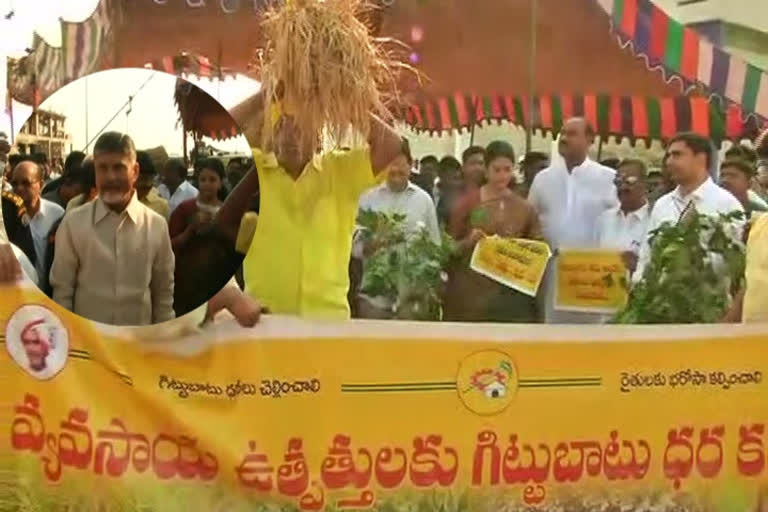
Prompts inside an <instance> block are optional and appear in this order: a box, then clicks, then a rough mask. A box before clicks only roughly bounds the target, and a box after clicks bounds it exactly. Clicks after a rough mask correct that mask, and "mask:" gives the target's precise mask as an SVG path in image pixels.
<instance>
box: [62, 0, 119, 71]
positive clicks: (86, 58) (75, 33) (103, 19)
mask: <svg viewBox="0 0 768 512" xmlns="http://www.w3.org/2000/svg"><path fill="white" fill-rule="evenodd" d="M112 6H113V2H112V0H101V1H100V2H99V4H98V7H97V8H96V10H95V11H94V12H93V14H91V16H90V17H89V18H88V19H86V20H85V21H82V22H79V23H69V22H62V23H61V32H62V34H61V40H62V48H63V52H64V74H65V77H66V80H67V81H72V80H76V79H78V78H80V77H83V76H85V75H88V74H90V73H93V72H95V71H98V70H99V69H100V67H101V64H102V60H103V59H104V56H105V55H106V54H107V53H109V52H110V51H111V48H112V44H113V37H112V36H113V29H114V16H115V15H116V12H115V11H114V10H113V9H112Z"/></svg>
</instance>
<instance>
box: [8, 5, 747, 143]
mask: <svg viewBox="0 0 768 512" xmlns="http://www.w3.org/2000/svg"><path fill="white" fill-rule="evenodd" d="M267 1H270V0H250V1H247V2H246V1H244V0H220V1H217V2H214V1H207V2H206V1H203V0H132V1H130V2H125V1H115V0H101V2H100V4H99V6H98V8H97V9H96V11H95V14H94V16H92V17H91V18H90V19H89V20H86V22H84V23H83V24H80V25H78V24H66V25H65V29H66V31H67V34H68V35H67V36H66V38H65V39H66V40H71V41H79V42H81V43H82V42H83V41H88V40H89V39H88V37H91V40H92V41H96V42H97V43H98V44H97V45H96V46H97V47H98V52H97V53H98V54H99V56H100V57H99V58H98V59H90V54H89V59H88V60H87V62H91V60H93V62H96V63H97V67H96V68H93V67H88V66H86V65H84V64H83V62H84V60H83V59H80V58H79V57H77V56H74V57H73V56H72V55H71V54H66V55H57V54H56V52H55V51H52V50H51V49H50V48H42V47H41V50H40V51H39V52H36V54H35V58H34V59H29V60H30V61H32V64H34V65H26V66H24V65H20V66H17V67H16V68H15V69H17V70H23V71H24V73H27V74H28V75H29V74H30V73H31V74H32V78H31V79H28V80H26V81H24V80H15V81H14V80H13V79H12V80H11V83H13V84H16V83H18V84H19V86H18V87H15V88H13V92H14V97H16V98H19V99H20V98H25V99H28V98H38V97H41V98H43V99H44V98H45V96H46V95H48V94H49V93H50V92H52V90H36V94H29V91H28V89H29V88H30V87H31V88H35V87H37V88H40V87H41V85H40V84H61V83H66V81H67V80H70V79H73V78H77V77H78V76H82V73H89V72H93V71H96V70H98V69H108V68H112V67H144V66H146V65H147V64H148V63H152V64H151V65H152V66H154V67H158V64H157V63H165V64H162V68H163V69H168V70H173V71H174V72H179V69H184V68H186V69H187V70H188V69H189V67H190V66H181V67H180V66H177V65H176V64H174V62H175V60H174V59H176V60H178V57H177V56H179V55H181V54H185V55H187V56H194V58H193V59H194V62H197V63H198V66H196V67H197V68H198V69H200V72H201V73H202V72H205V73H206V74H208V75H210V76H216V75H218V74H220V73H221V72H222V71H221V70H222V69H227V70H229V71H231V72H248V71H249V63H250V62H251V61H252V59H253V57H254V55H255V51H256V50H257V49H258V48H259V47H260V46H261V43H262V41H261V39H260V38H261V34H260V32H259V20H260V14H259V13H260V12H261V9H263V7H264V4H265V3H266V2H267ZM600 1H604V0H600ZM379 5H381V6H382V7H381V8H380V9H379V10H376V11H374V12H372V13H368V14H367V15H366V16H368V19H367V20H366V21H367V22H368V23H369V24H370V25H371V26H372V28H373V30H374V32H375V33H377V34H378V35H381V36H387V37H394V38H396V39H399V40H401V41H403V42H405V43H407V44H408V45H410V46H411V49H410V51H411V52H412V53H411V58H412V59H413V62H414V64H415V66H416V67H417V68H418V69H419V71H420V72H421V73H422V74H423V76H425V77H426V79H425V81H424V82H423V83H418V82H417V81H416V80H414V79H413V77H412V76H410V75H406V76H405V78H404V80H403V82H402V83H401V92H402V98H403V105H402V107H403V108H402V110H398V112H397V113H398V114H402V115H403V117H404V118H405V119H407V120H408V121H411V120H412V119H415V117H414V116H410V117H408V116H406V115H405V113H406V112H408V111H409V107H411V106H413V107H415V108H417V109H421V110H423V111H424V112H425V114H428V113H429V110H430V109H431V108H432V107H430V105H434V106H437V108H440V105H442V104H443V102H444V100H445V99H446V98H456V97H458V96H465V97H466V96H469V97H475V98H477V97H480V98H496V97H515V98H525V97H526V96H527V95H530V94H531V93H533V95H534V97H535V98H537V99H538V101H539V102H540V104H541V102H542V101H543V99H546V98H552V97H586V98H588V97H608V98H611V99H610V100H609V101H610V102H611V104H612V105H613V104H618V103H619V102H621V101H623V100H621V98H635V99H636V101H640V100H639V99H641V98H653V99H655V100H656V102H657V103H659V104H666V103H665V101H672V100H674V98H678V97H681V96H683V94H684V93H683V91H682V89H681V87H680V84H679V82H677V81H676V82H673V83H671V84H670V83H667V81H666V80H665V77H664V76H663V75H662V73H659V72H653V71H649V70H648V69H647V67H646V61H645V60H643V59H638V58H636V57H635V56H634V55H633V53H632V52H631V51H629V50H625V49H623V48H621V46H620V45H619V44H618V42H617V40H616V37H615V34H613V33H612V32H611V20H612V16H611V14H610V13H609V12H606V10H605V9H604V8H603V7H601V5H600V4H599V3H598V1H596V0H568V1H563V0H538V6H539V7H538V15H537V18H536V28H537V46H538V48H537V58H536V67H535V78H534V79H533V87H532V88H531V81H532V80H531V76H530V73H529V56H530V52H531V48H530V39H531V5H532V2H531V1H530V0H484V1H479V0H477V1H473V2H469V1H468V0H404V1H398V2H390V1H384V0H379ZM65 29H64V28H63V30H65ZM94 34H95V35H96V36H94ZM72 48H79V50H78V51H81V50H82V44H80V45H79V46H78V45H74V46H72V45H70V46H69V47H65V49H64V50H65V51H67V52H71V51H72ZM91 53H93V52H91ZM206 58H207V60H205V59H206ZM58 62H64V68H65V72H64V73H63V76H62V77H60V78H59V79H56V77H53V78H51V75H55V74H56V73H58V71H57V69H59V68H60V67H61V66H58V65H57V64H56V63H58ZM87 62H86V63H87ZM78 63H79V64H78ZM200 63H203V64H204V65H199V64H200ZM28 64H29V63H28ZM166 64H167V65H166ZM209 64H210V65H209ZM76 65H79V66H80V67H79V68H77V67H76ZM73 66H75V67H74V68H73ZM192 67H193V69H195V66H192ZM31 68H34V69H31ZM70 68H72V69H73V70H74V71H72V72H67V71H66V70H70ZM80 69H82V70H83V71H82V72H81V71H79V70H80ZM78 73H80V74H78ZM12 78H13V77H12ZM51 87H52V86H51ZM49 89H50V87H49ZM25 90H26V92H27V94H26V95H25V94H23V92H24V91H25ZM693 96H694V97H695V96H696V94H693ZM462 103H463V102H454V104H455V105H456V106H457V108H463V107H462V106H461V105H462ZM472 106H475V105H474V104H473V103H470V107H472ZM718 107H719V106H718ZM719 108H721V113H722V116H723V117H724V116H725V114H726V109H725V108H724V107H719ZM410 110H411V111H412V110H413V109H410ZM470 110H471V108H470ZM630 110H631V112H633V113H634V112H635V111H637V112H642V109H639V108H632V109H630ZM699 110H700V109H692V111H699ZM543 113H544V114H546V110H545V111H544V112H543ZM666 114H667V113H665V112H663V111H662V112H661V115H666ZM182 115H183V116H184V115H186V114H184V113H183V114H182ZM632 115H634V114H630V117H628V116H627V115H623V116H622V119H621V122H619V123H618V124H617V123H616V122H615V120H614V122H613V123H608V126H612V127H613V128H616V127H617V126H618V125H619V124H621V125H622V130H620V131H616V130H611V131H610V133H615V134H627V135H632V136H649V135H645V134H644V133H635V130H634V128H633V127H634V126H636V125H638V123H637V119H634V118H632V117H631V116H632ZM506 117H507V118H510V117H511V116H509V115H507V116H506ZM214 118H216V115H212V116H211V119H214ZM481 118H483V119H487V118H488V116H480V117H473V116H461V115H457V116H445V115H443V116H442V117H441V120H440V122H439V123H437V124H435V123H432V122H426V123H422V124H421V125H419V124H415V126H417V127H419V128H423V129H430V130H431V129H435V128H436V129H450V128H461V127H466V126H467V125H468V124H467V123H469V124H473V123H475V122H479V121H481V120H482V119H481ZM491 118H498V116H496V117H494V116H491ZM517 118H520V116H517ZM449 119H450V120H451V122H450V123H446V121H447V120H449ZM521 119H525V117H524V116H523V117H522V118H521ZM454 121H455V122H454ZM465 121H466V122H465ZM533 121H535V120H533ZM640 121H642V120H640ZM663 121H665V120H664V119H662V123H661V124H663V125H665V126H669V125H671V123H670V122H668V120H666V121H667V122H663ZM217 122H218V121H217ZM414 123H415V122H414ZM643 124H644V123H642V122H640V123H639V125H640V126H642V125H643ZM674 124H676V125H678V124H680V122H679V121H678V120H676V122H675V123H674ZM682 124H683V125H685V123H682ZM692 125H693V126H696V125H702V123H695V122H694V123H692ZM553 128H554V126H553ZM202 130H203V131H207V132H211V131H213V132H220V130H219V127H218V125H216V126H213V128H212V129H205V128H203V129H202ZM745 130H746V128H745ZM721 131H722V130H721ZM737 131H739V130H732V129H728V130H724V132H727V133H728V134H731V133H735V132H737ZM225 133H231V130H229V131H227V130H225Z"/></svg>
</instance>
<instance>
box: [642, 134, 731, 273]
mask: <svg viewBox="0 0 768 512" xmlns="http://www.w3.org/2000/svg"><path fill="white" fill-rule="evenodd" d="M713 154H714V149H713V146H712V143H711V142H710V140H709V139H708V138H706V137H703V136H701V135H698V134H696V133H680V134H678V135H676V136H675V137H674V138H672V140H670V142H669V145H668V148H667V156H666V160H667V161H666V167H667V169H668V170H669V173H670V177H671V178H672V180H673V181H674V182H675V183H676V184H677V187H676V188H675V190H673V191H672V192H670V193H668V194H666V195H664V196H662V197H661V198H659V200H658V201H656V204H655V205H654V206H653V210H652V211H651V218H650V220H649V222H648V233H649V236H648V237H647V238H646V240H645V241H644V243H643V245H642V247H641V249H640V261H639V263H638V268H637V272H635V274H634V276H633V280H634V281H635V282H637V281H639V280H640V279H642V277H643V271H644V269H645V267H646V266H647V265H648V263H649V261H650V257H651V245H650V237H651V236H652V235H651V233H653V232H654V231H655V230H656V229H658V228H660V227H661V226H662V225H664V224H667V223H670V224H677V223H679V222H681V221H682V220H683V219H684V218H685V216H686V214H689V213H698V214H702V215H706V216H710V217H718V216H719V215H721V214H729V213H733V212H741V213H742V214H743V212H744V208H743V207H742V205H741V203H740V202H739V200H738V199H736V198H735V197H734V196H733V194H731V193H730V192H728V191H727V190H724V189H722V188H720V187H719V186H717V184H716V183H715V182H714V181H713V180H712V178H711V176H710V172H709V169H710V167H711V163H712V159H713V156H714V155H713ZM729 228H730V229H729V230H730V233H729V234H730V235H731V237H732V238H733V240H735V241H739V242H741V241H742V236H743V233H744V220H743V219H742V220H735V221H733V222H732V223H731V225H730V226H729Z"/></svg>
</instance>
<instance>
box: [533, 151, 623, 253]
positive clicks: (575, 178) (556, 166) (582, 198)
mask: <svg viewBox="0 0 768 512" xmlns="http://www.w3.org/2000/svg"><path fill="white" fill-rule="evenodd" d="M615 177H616V171H614V170H613V169H611V168H609V167H605V166H604V165H600V164H598V163H597V162H595V161H593V160H590V159H589V158H587V159H586V160H584V162H583V163H582V164H581V165H578V166H576V167H574V168H573V169H572V170H571V172H568V169H567V167H566V165H565V162H563V161H562V160H558V161H556V162H553V164H552V165H551V166H549V167H548V168H546V169H544V170H543V171H541V172H540V173H538V174H537V175H536V178H535V179H534V180H533V184H532V185H531V190H530V193H529V196H528V201H529V202H530V203H531V205H532V206H533V208H534V209H535V210H536V213H538V215H539V221H540V222H541V227H542V230H543V232H544V237H545V238H546V240H547V242H548V243H549V244H550V246H551V247H552V248H553V249H558V248H560V247H571V248H595V247H597V246H598V240H597V239H596V236H595V235H596V227H597V220H598V218H599V217H600V215H602V213H603V212H605V211H606V210H608V209H610V208H613V207H615V206H616V205H617V204H618V199H617V197H616V186H615V185H614V183H613V181H614V179H615Z"/></svg>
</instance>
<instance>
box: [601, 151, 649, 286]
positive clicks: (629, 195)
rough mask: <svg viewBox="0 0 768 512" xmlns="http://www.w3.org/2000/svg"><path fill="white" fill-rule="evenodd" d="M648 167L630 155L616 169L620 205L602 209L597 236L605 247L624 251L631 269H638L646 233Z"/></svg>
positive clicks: (625, 258)
mask: <svg viewBox="0 0 768 512" xmlns="http://www.w3.org/2000/svg"><path fill="white" fill-rule="evenodd" d="M646 178H647V169H646V167H645V164H644V163H643V162H642V161H641V160H633V159H628V160H624V161H623V162H621V164H619V168H618V170H617V172H616V179H615V180H614V184H615V185H616V195H617V196H618V199H619V206H618V207H616V208H611V209H610V210H607V211H605V212H603V214H602V215H601V216H600V218H599V219H598V222H597V230H598V232H597V239H598V241H599V244H600V247H601V248H603V249H612V250H618V251H622V256H623V258H624V263H625V264H626V265H627V268H628V269H629V271H630V272H634V271H635V270H636V269H637V260H638V254H639V252H640V247H641V246H642V243H643V241H644V240H645V237H646V231H647V229H648V219H649V217H650V208H649V206H648V187H647V182H646Z"/></svg>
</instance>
